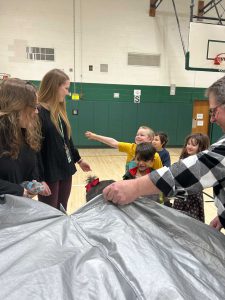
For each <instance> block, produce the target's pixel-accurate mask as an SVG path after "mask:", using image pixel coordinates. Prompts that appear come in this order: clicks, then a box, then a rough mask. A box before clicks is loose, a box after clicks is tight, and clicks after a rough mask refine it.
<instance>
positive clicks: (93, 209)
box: [0, 195, 225, 300]
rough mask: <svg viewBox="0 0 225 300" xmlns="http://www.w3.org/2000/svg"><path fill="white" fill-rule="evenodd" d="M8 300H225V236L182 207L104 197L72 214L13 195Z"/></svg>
mask: <svg viewBox="0 0 225 300" xmlns="http://www.w3.org/2000/svg"><path fill="white" fill-rule="evenodd" d="M0 239H1V240H0V299H3V300H8V299H13V300H14V299H15V300H17V299H23V300H26V299H27V300H31V299H32V300H35V299H41V300H43V299H47V300H50V299H52V300H57V299H63V300H67V299H71V300H72V299H78V300H88V299H92V300H93V299H96V300H99V299H100V300H101V299H103V300H106V299H107V300H108V299H115V300H122V299H127V300H132V299H148V300H149V299H151V300H154V299H155V300H156V299H157V300H158V299H159V300H165V299H168V300H175V299H190V300H193V299H196V300H199V299H204V300H207V299H210V300H212V299H213V300H216V299H218V300H219V299H220V300H221V299H224V298H225V237H224V235H223V234H222V233H220V232H217V231H215V230H214V229H212V228H210V227H209V226H207V225H205V224H202V223H200V222H199V221H197V220H194V219H192V218H190V217H188V216H186V215H183V214H181V213H179V212H178V211H176V210H173V209H171V208H168V207H165V206H162V205H160V204H157V203H155V202H153V201H150V200H149V199H140V200H137V201H136V202H135V203H132V204H130V205H126V206H115V205H114V204H112V203H107V202H105V201H104V200H103V198H102V196H101V195H100V196H97V197H96V198H94V199H93V200H92V201H90V202H89V203H88V204H87V205H85V206H84V207H82V208H81V209H80V210H78V211H77V212H76V213H74V214H73V215H71V216H67V215H65V214H63V213H62V212H60V211H58V210H56V209H54V208H52V207H50V206H47V205H45V204H43V203H39V202H37V201H33V200H30V199H25V198H21V197H15V196H10V195H6V196H5V200H4V201H1V203H0Z"/></svg>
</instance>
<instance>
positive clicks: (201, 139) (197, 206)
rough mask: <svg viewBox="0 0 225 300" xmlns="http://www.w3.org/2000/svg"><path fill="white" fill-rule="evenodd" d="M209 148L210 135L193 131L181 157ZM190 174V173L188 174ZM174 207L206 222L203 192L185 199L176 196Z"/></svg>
mask: <svg viewBox="0 0 225 300" xmlns="http://www.w3.org/2000/svg"><path fill="white" fill-rule="evenodd" d="M208 148H209V137H208V136H207V135H206V134H202V133H193V134H190V135H188V136H187V137H186V139H185V143H184V146H183V149H182V151H181V155H180V159H184V158H186V157H188V156H191V155H194V154H197V153H199V152H202V151H204V150H207V149H208ZM187 176H188V175H187ZM173 208H175V209H177V210H180V211H181V212H183V213H186V214H187V215H189V216H191V217H193V218H195V219H198V220H199V221H202V222H205V213H204V200H203V194H202V192H199V193H197V194H193V195H188V196H186V197H184V198H183V199H179V198H175V200H174V203H173Z"/></svg>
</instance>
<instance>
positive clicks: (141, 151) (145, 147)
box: [135, 143, 156, 161]
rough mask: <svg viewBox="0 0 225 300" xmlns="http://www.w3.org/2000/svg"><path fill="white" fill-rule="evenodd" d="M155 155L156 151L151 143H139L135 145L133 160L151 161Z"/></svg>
mask: <svg viewBox="0 0 225 300" xmlns="http://www.w3.org/2000/svg"><path fill="white" fill-rule="evenodd" d="M155 153H156V149H155V148H154V147H153V146H152V144H151V143H141V144H138V145H137V148H136V151H135V159H136V160H143V161H148V160H153V159H154V155H155Z"/></svg>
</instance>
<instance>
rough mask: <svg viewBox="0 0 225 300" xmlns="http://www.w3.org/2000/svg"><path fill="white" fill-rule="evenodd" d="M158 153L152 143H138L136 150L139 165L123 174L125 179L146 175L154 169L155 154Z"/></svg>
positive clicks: (136, 160)
mask: <svg viewBox="0 0 225 300" xmlns="http://www.w3.org/2000/svg"><path fill="white" fill-rule="evenodd" d="M155 153H156V149H155V147H153V146H152V144H150V143H141V144H138V145H137V148H136V150H135V159H134V160H135V162H136V164H137V166H136V167H135V168H132V169H129V170H128V171H127V172H126V174H125V175H124V176H123V179H125V180H127V179H134V178H137V177H141V176H144V175H146V174H149V173H150V172H151V171H153V168H152V166H153V161H154V155H155Z"/></svg>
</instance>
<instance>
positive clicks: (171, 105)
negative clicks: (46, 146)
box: [34, 82, 221, 147]
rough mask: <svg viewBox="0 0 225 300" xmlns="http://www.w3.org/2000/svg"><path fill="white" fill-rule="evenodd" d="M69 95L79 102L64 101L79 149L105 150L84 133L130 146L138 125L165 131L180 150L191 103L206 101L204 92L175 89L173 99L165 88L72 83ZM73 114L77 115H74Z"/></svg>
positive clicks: (215, 131) (215, 135)
mask: <svg viewBox="0 0 225 300" xmlns="http://www.w3.org/2000/svg"><path fill="white" fill-rule="evenodd" d="M34 83H36V84H37V85H38V84H39V82H34ZM135 89H140V90H141V103H138V104H137V103H134V90H135ZM71 92H72V93H73V92H76V93H78V94H80V100H79V101H74V100H72V99H71V97H68V99H67V112H68V117H69V120H70V123H71V126H72V131H73V139H74V143H75V145H76V146H78V147H103V146H104V145H102V144H100V143H98V142H95V141H89V140H87V139H86V137H85V136H84V133H85V131H87V130H90V131H93V132H96V133H98V134H101V135H106V136H110V137H113V138H115V139H117V140H119V141H127V142H133V141H134V136H135V134H136V131H137V129H138V127H139V126H140V125H146V126H149V127H151V128H153V129H154V130H160V131H165V132H166V133H167V134H168V135H169V143H168V145H169V146H182V145H183V143H184V139H185V137H186V136H187V135H188V134H189V133H190V132H191V126H192V109H193V101H194V100H204V99H206V97H205V95H204V94H205V89H204V88H186V87H177V88H176V95H175V96H170V87H168V86H140V85H137V86H134V85H117V84H93V83H83V84H81V83H76V84H75V85H74V83H71ZM114 93H119V94H120V98H119V99H114V98H113V95H114ZM74 110H76V111H77V112H78V114H77V115H73V111H74ZM214 127H215V126H214ZM214 127H211V128H212V129H211V132H210V135H211V140H212V141H214V140H216V139H217V138H218V136H220V135H221V131H220V130H219V129H218V128H216V127H215V128H214Z"/></svg>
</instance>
